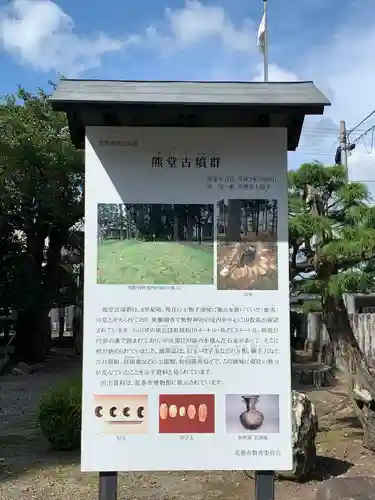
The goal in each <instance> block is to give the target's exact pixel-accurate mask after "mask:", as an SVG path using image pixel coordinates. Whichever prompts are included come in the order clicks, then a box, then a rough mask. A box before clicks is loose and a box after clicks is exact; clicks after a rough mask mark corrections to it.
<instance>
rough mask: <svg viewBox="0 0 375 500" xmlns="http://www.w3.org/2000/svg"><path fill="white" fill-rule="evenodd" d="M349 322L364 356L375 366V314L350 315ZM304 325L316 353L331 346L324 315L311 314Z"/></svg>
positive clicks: (308, 339)
mask: <svg viewBox="0 0 375 500" xmlns="http://www.w3.org/2000/svg"><path fill="white" fill-rule="evenodd" d="M349 320H350V323H351V325H352V328H353V333H354V336H355V337H356V339H357V341H358V344H359V346H360V348H361V350H362V352H363V354H364V355H365V356H366V358H367V360H368V361H369V362H370V363H372V364H374V365H375V314H370V313H368V314H357V313H356V314H349ZM303 323H305V324H304V325H302V332H303V331H305V332H306V340H307V341H308V342H310V343H313V344H314V345H315V347H316V351H318V352H322V351H324V350H325V348H326V346H328V345H329V336H328V332H327V329H326V326H325V324H324V323H323V321H322V315H321V314H320V313H309V314H308V315H307V318H305V320H302V324H303Z"/></svg>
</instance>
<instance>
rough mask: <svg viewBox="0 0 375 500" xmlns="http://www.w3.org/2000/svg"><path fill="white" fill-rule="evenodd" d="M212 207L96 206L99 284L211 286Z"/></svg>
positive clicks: (212, 256) (212, 264)
mask: <svg viewBox="0 0 375 500" xmlns="http://www.w3.org/2000/svg"><path fill="white" fill-rule="evenodd" d="M213 211H214V207H213V205H210V204H209V205H203V204H189V205H177V204H176V205H168V204H162V203H153V204H152V203H149V204H141V203H140V204H125V203H118V204H117V203H99V204H98V265H97V268H98V275H97V280H98V283H99V284H107V285H115V284H120V285H125V284H126V285H134V284H137V285H138V284H149V285H162V284H165V285H171V284H176V285H177V284H180V285H189V284H190V285H210V284H213V270H214V250H213V248H214V227H213V217H214V215H213Z"/></svg>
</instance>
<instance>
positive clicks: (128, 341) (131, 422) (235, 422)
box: [82, 127, 292, 471]
mask: <svg viewBox="0 0 375 500" xmlns="http://www.w3.org/2000/svg"><path fill="white" fill-rule="evenodd" d="M287 225H288V223H287V152H286V130H284V129H199V128H195V129H192V128H190V129H184V128H170V129H168V128H154V129H153V128H111V127H92V128H91V127H90V128H88V129H87V135H86V215H85V316H84V363H83V364H84V369H83V372H84V374H83V375H84V378H83V433H82V439H83V442H82V470H83V471H138V470H154V471H156V470H199V469H202V470H223V469H224V470H225V469H227V470H236V469H238V470H241V469H247V470H288V469H291V468H292V445H291V395H290V345H289V275H288V269H289V266H288V243H287V238H288V227H287Z"/></svg>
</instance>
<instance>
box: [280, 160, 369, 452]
mask: <svg viewBox="0 0 375 500" xmlns="http://www.w3.org/2000/svg"><path fill="white" fill-rule="evenodd" d="M370 201H371V200H370V197H369V193H368V190H367V188H366V186H365V185H364V184H361V183H350V184H348V185H347V184H346V182H345V171H344V168H343V167H341V166H333V167H325V166H324V165H322V164H320V163H317V162H314V163H306V164H303V165H301V167H300V168H299V169H298V170H296V171H294V172H290V173H289V244H290V254H291V257H290V279H291V287H292V289H299V290H301V291H302V290H303V291H304V292H309V293H315V294H317V295H318V296H319V297H320V299H321V311H322V314H323V320H324V322H325V324H326V327H327V331H328V334H329V337H330V341H331V344H332V348H333V352H334V356H335V362H336V366H337V368H338V369H339V370H340V371H341V372H342V373H343V374H344V378H345V382H346V386H347V391H348V395H349V398H350V400H351V401H352V402H353V404H354V407H355V409H356V413H357V416H358V419H359V421H360V423H361V425H362V427H363V429H364V442H365V445H366V446H367V447H369V448H371V449H375V378H374V376H373V374H372V372H371V369H370V367H369V366H368V363H367V361H366V359H365V357H364V355H363V353H362V351H361V349H360V348H359V345H358V343H357V341H356V338H355V336H354V334H353V330H352V327H351V324H350V321H349V317H348V314H347V310H346V306H345V303H344V300H343V294H344V293H359V292H363V293H369V292H372V291H374V290H375V274H374V269H375V207H374V206H372V205H371V203H370Z"/></svg>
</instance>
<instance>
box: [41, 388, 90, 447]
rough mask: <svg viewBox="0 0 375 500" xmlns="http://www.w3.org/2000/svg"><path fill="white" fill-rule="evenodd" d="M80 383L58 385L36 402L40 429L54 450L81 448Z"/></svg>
mask: <svg viewBox="0 0 375 500" xmlns="http://www.w3.org/2000/svg"><path fill="white" fill-rule="evenodd" d="M81 397H82V381H81V379H73V380H70V381H66V380H65V381H64V382H63V383H58V384H57V385H56V386H54V387H53V388H52V389H50V390H49V391H48V392H47V393H46V394H45V395H44V396H43V397H42V398H41V401H40V403H39V415H38V420H39V427H40V430H41V432H42V434H43V436H44V437H45V438H46V439H47V440H48V441H49V443H50V444H51V446H52V448H53V449H55V450H75V449H78V448H79V447H80V445H81Z"/></svg>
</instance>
